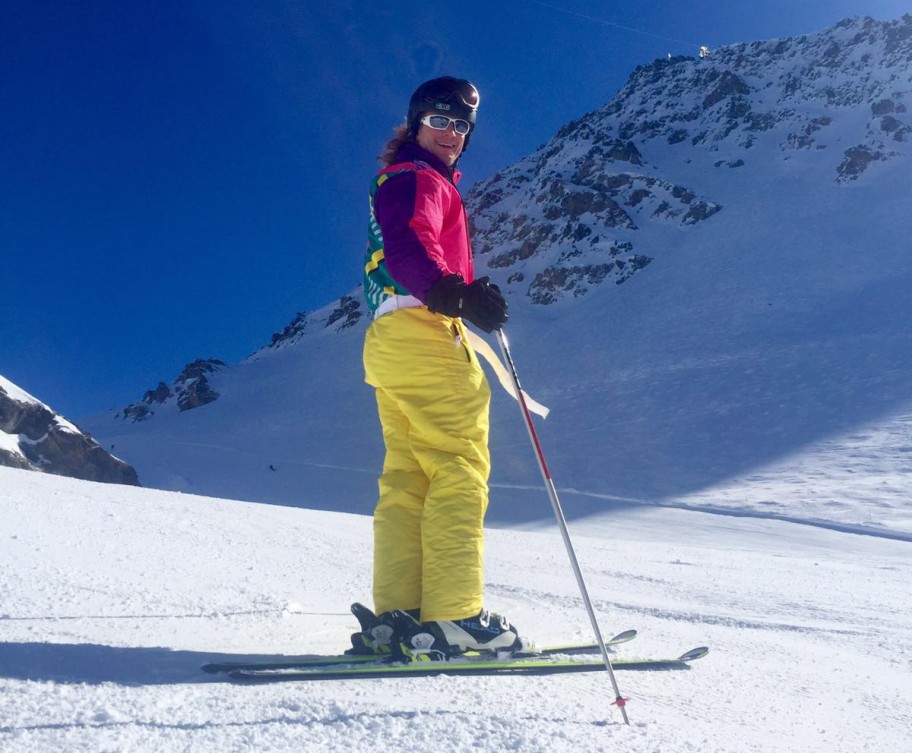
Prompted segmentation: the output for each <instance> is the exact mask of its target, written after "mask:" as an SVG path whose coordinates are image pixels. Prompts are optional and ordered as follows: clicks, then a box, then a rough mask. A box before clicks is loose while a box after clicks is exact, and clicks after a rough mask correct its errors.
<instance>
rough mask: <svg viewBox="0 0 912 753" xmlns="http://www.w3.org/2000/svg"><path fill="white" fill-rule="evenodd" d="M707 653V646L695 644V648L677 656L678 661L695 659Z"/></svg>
mask: <svg viewBox="0 0 912 753" xmlns="http://www.w3.org/2000/svg"><path fill="white" fill-rule="evenodd" d="M708 653H709V646H697V647H696V648H692V649H690V651H686V652H685V653H683V654H681V655H680V656H679V657H678V659H677V660H678V661H694V660H695V659H702V658H703V657H704V656H706V654H708Z"/></svg>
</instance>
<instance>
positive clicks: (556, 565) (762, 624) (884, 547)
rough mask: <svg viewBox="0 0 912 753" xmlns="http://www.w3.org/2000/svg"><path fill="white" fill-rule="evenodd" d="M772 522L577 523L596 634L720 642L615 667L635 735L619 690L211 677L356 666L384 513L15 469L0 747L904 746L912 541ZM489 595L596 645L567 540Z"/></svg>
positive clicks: (539, 682) (852, 751)
mask: <svg viewBox="0 0 912 753" xmlns="http://www.w3.org/2000/svg"><path fill="white" fill-rule="evenodd" d="M832 465H833V466H834V467H835V465H836V464H835V463H833V464H832ZM825 468H826V466H824V467H823V469H824V470H825ZM821 472H822V471H821ZM764 485H765V492H766V494H767V495H768V496H769V497H770V498H771V499H775V498H776V497H777V493H778V492H779V491H781V492H782V494H783V495H787V494H788V492H789V485H790V479H789V477H788V476H787V475H783V476H778V477H777V476H775V475H774V474H772V473H770V474H768V475H767V476H766V477H765V480H764ZM749 486H750V484H749V483H746V485H745V487H744V488H745V489H747V488H749ZM736 493H737V485H736V484H735V482H734V481H732V482H731V483H730V485H729V487H728V488H727V489H726V495H734V494H736ZM704 501H705V502H711V501H712V500H704ZM538 503H540V502H539V501H538V500H535V501H531V500H530V504H538ZM544 504H547V502H546V501H545V502H544ZM757 513H758V515H757V516H752V515H751V514H750V510H749V509H747V508H744V507H742V509H741V510H740V513H739V515H738V516H732V515H730V514H725V512H724V511H717V512H712V513H711V512H703V511H696V510H686V509H672V508H668V507H647V506H637V507H625V508H623V509H622V510H615V511H613V512H608V513H603V514H601V515H599V516H596V517H591V518H587V519H584V520H581V521H575V522H572V523H571V533H572V535H573V538H574V542H575V545H576V549H577V553H578V555H579V559H580V563H581V566H582V568H583V571H584V574H585V576H586V579H587V584H588V586H589V590H590V593H591V595H592V598H593V600H594V604H595V608H596V611H597V613H598V616H599V620H600V624H601V626H602V629H603V631H604V632H613V631H616V630H621V629H626V628H631V627H632V628H636V629H637V630H638V631H639V636H638V637H637V639H636V640H635V641H633V642H632V643H630V644H627V645H624V646H622V647H619V649H618V651H619V653H620V654H622V655H624V656H667V655H677V654H678V653H680V652H682V651H684V650H686V649H689V648H692V647H694V646H697V645H701V644H706V645H709V646H711V649H712V650H711V653H710V654H709V655H708V656H707V657H705V658H704V659H701V660H700V661H698V662H696V663H694V665H693V667H692V668H691V669H690V670H686V671H671V672H618V673H617V676H618V681H619V683H620V686H621V690H622V692H623V693H624V694H625V695H627V696H629V697H630V702H629V705H628V712H629V716H630V720H631V726H629V727H627V726H625V725H624V724H623V722H622V720H621V719H620V717H619V714H618V712H617V711H616V709H614V708H613V707H612V706H611V705H610V702H611V700H613V694H612V690H611V687H610V684H609V682H608V679H607V676H606V675H605V674H604V673H587V674H584V675H566V676H560V677H541V678H531V677H525V678H523V677H517V678H509V677H490V678H484V677H478V678H454V677H436V678H434V677H422V678H416V679H405V680H402V679H399V680H365V681H344V682H341V681H340V682H337V681H333V682H327V683H312V684H311V683H308V684H286V685H272V686H259V687H246V686H237V685H232V684H229V683H227V682H224V681H220V680H218V679H213V678H212V677H210V676H208V675H206V674H204V673H202V672H201V671H200V670H199V666H200V665H201V664H203V663H204V662H207V661H212V660H216V659H222V658H228V657H232V658H239V659H244V658H251V659H253V658H261V657H272V656H275V655H286V654H294V655H306V654H319V653H334V652H338V651H340V650H341V649H343V648H345V646H346V644H347V640H348V633H349V632H351V631H352V630H353V629H354V628H355V623H354V620H353V618H352V617H351V616H350V614H349V613H348V607H349V603H350V602H351V601H353V600H362V601H367V602H368V603H369V598H370V560H371V522H370V518H369V517H366V516H360V515H352V514H345V513H339V512H326V511H314V510H306V509H295V508H289V507H279V506H272V505H263V504H256V503H250V502H238V501H228V500H220V499H214V498H205V497H197V496H192V495H186V494H180V493H175V492H164V491H156V490H148V489H138V488H133V487H124V486H114V485H101V484H94V483H89V482H82V481H76V480H72V479H65V478H61V477H55V476H48V475H45V474H39V473H30V472H26V471H19V470H13V469H9V468H0V698H2V699H3V700H2V703H0V750H3V751H4V753H23V752H25V751H29V752H30V753H31V752H33V751H42V752H43V751H67V752H68V753H76V752H77V751H97V752H101V751H156V753H172V752H173V753H176V752H177V751H191V750H192V751H194V752H195V753H201V752H202V751H219V753H225V752H226V751H248V750H249V751H258V752H260V751H284V750H289V751H290V750H294V751H309V752H318V751H355V750H369V751H402V750H435V751H465V750H472V751H477V752H478V753H485V752H487V751H492V752H493V751H503V750H522V751H568V752H569V751H572V752H573V753H579V752H580V751H604V750H623V751H632V752H633V753H639V752H642V753H647V752H648V753H655V752H656V751H661V752H662V753H684V752H687V753H689V752H691V751H700V753H711V752H712V751H731V752H735V751H737V752H738V753H747V752H749V751H763V752H764V753H769V752H770V751H796V752H797V751H802V752H808V751H821V752H824V751H825V752H826V753H858V752H859V751H875V752H876V753H899V752H900V751H908V750H912V671H910V670H912V666H910V663H912V599H910V598H909V596H910V589H909V571H910V565H912V543H910V542H909V541H907V540H902V537H900V538H899V539H896V538H884V537H880V536H877V535H871V534H870V533H868V534H858V533H853V532H850V531H840V530H831V529H827V528H822V527H820V526H817V525H807V524H805V523H804V522H803V521H802V520H801V519H800V518H795V519H794V520H791V521H784V520H775V519H768V518H764V517H762V516H763V513H764V510H762V509H759V510H757ZM897 513H902V511H897ZM900 517H902V516H901V514H900ZM881 520H882V522H883V524H884V527H885V532H887V533H889V532H890V530H891V528H890V521H891V518H890V514H889V511H881ZM486 581H487V592H486V599H487V604H488V606H489V607H490V608H492V609H495V610H499V611H502V612H504V613H505V614H507V615H508V616H509V617H510V618H511V619H512V620H513V621H514V622H515V624H517V625H518V626H519V628H520V629H521V630H522V632H524V633H526V634H529V635H531V636H532V637H534V638H535V639H536V640H537V641H538V642H540V643H543V644H544V643H549V642H556V641H573V640H588V639H590V635H591V631H590V628H589V624H588V620H587V617H586V614H585V610H584V608H583V606H582V603H581V600H580V597H579V593H578V590H577V586H576V582H575V580H574V578H573V575H572V572H571V570H570V567H569V564H568V560H567V556H566V553H565V550H564V548H563V544H562V541H561V538H560V536H559V534H558V533H557V531H556V529H555V528H554V526H538V527H535V528H531V527H528V528H524V529H519V528H514V529H492V530H489V531H488V538H487V573H486Z"/></svg>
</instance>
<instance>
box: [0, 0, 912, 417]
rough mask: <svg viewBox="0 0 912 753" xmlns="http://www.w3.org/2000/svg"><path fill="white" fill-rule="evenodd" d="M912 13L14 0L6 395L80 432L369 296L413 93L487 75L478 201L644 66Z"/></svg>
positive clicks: (779, 4) (1, 38) (748, 7)
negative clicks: (313, 313)
mask: <svg viewBox="0 0 912 753" xmlns="http://www.w3.org/2000/svg"><path fill="white" fill-rule="evenodd" d="M910 10H912V6H910V3H908V2H898V1H896V0H892V1H890V2H886V1H879V0H867V1H866V2H859V1H850V0H828V1H826V2H823V1H820V2H816V1H815V2H801V3H795V2H794V1H793V0H792V1H786V0H756V1H755V2H731V1H728V2H723V1H721V0H720V1H718V2H713V1H710V0H706V1H704V2H690V3H682V2H665V1H664V0H651V1H647V0H644V1H643V2H626V3H623V4H619V3H610V2H596V1H595V0H572V2H571V1H568V2H561V1H560V0H541V1H539V0H525V1H524V2H520V1H518V0H501V1H498V2H491V1H490V0H464V1H463V2H458V3H453V2H447V3H444V2H436V0H434V1H428V2H422V3H414V4H412V3H396V4H392V3H382V2H367V1H365V0H352V1H351V2H332V3H329V2H325V1H322V0H321V1H320V2H316V1H313V2H311V1H305V0H299V1H298V2H292V1H291V0H261V1H260V2H256V3H253V2H231V1H230V0H228V1H225V2H214V1H212V0H120V1H116V0H110V1H109V2H96V1H95V0H72V1H71V2H60V1H56V0H46V1H43V2H35V1H34V0H3V1H2V4H0V374H3V375H5V376H6V377H7V378H9V379H11V380H12V381H13V382H15V383H17V384H18V385H19V386H21V387H22V388H23V389H25V390H27V391H29V392H31V393H32V394H34V395H35V396H37V397H39V398H40V399H42V400H44V401H45V402H47V403H49V404H50V405H52V406H53V407H54V408H56V409H57V410H59V411H61V412H63V413H64V414H66V415H67V416H68V417H71V418H76V419H78V418H79V417H81V416H85V415H87V414H90V413H94V412H98V411H101V410H105V409H107V408H110V407H120V406H122V405H124V404H126V403H127V402H131V401H133V400H135V399H138V398H139V397H140V396H141V395H142V393H143V392H144V391H145V390H147V389H150V388H152V387H154V386H155V384H157V382H158V381H159V380H163V381H170V380H171V379H173V378H174V377H175V376H176V375H177V374H178V373H179V371H180V370H181V368H182V367H183V365H184V364H185V363H187V362H188V361H191V360H193V359H195V358H201V357H203V358H204V357H215V358H221V359H222V360H225V361H227V362H229V363H233V362H237V361H239V360H241V359H243V358H244V357H245V356H247V355H249V354H250V353H252V352H253V351H254V350H256V349H258V348H259V347H261V346H263V345H265V344H266V343H267V342H268V341H269V338H270V336H271V334H272V333H273V332H276V331H278V330H281V329H282V328H283V327H284V326H285V325H286V324H287V323H288V322H289V321H290V320H291V319H292V317H293V316H294V315H295V313H296V312H298V311H305V310H313V309H317V308H320V307H322V306H323V305H325V304H327V303H329V302H330V301H332V300H333V299H335V298H338V297H339V296H340V295H342V294H344V293H346V292H348V291H350V290H351V289H352V288H353V287H354V286H355V285H356V284H357V283H358V282H359V280H360V260H361V254H362V250H363V246H364V242H365V227H366V215H365V211H366V203H367V198H366V196H367V186H368V183H369V181H370V178H371V177H372V175H373V172H374V170H375V169H376V165H377V163H376V160H375V157H376V154H377V153H378V152H379V150H380V148H381V146H382V144H383V143H384V141H385V140H386V138H387V137H388V134H389V133H390V130H391V128H392V127H393V126H394V125H395V124H396V123H397V122H399V121H400V120H401V119H402V117H403V115H404V111H405V107H406V104H407V101H408V97H409V95H410V94H411V92H412V90H413V89H414V88H415V87H416V86H417V85H418V84H419V83H421V82H422V81H423V80H425V79H427V78H431V77H434V76H436V75H442V74H453V75H457V76H462V77H466V78H470V79H472V80H473V81H474V82H475V83H476V84H477V85H478V87H479V89H480V91H481V95H482V104H481V110H480V113H479V121H478V129H477V131H476V133H475V134H474V136H473V139H472V144H471V149H470V150H469V152H468V154H467V155H466V157H465V159H464V160H463V161H462V163H461V167H462V168H463V170H464V172H465V178H464V180H465V183H464V184H463V185H464V187H465V188H468V187H469V186H471V184H472V183H473V182H476V181H478V180H482V179H484V178H487V177H489V176H491V175H493V174H494V173H495V172H496V171H497V170H499V169H501V168H503V167H505V166H507V165H509V164H511V163H512V162H514V161H516V160H517V159H519V158H520V157H522V156H524V155H526V154H528V153H529V152H531V151H533V150H534V149H535V148H536V147H537V146H539V145H540V144H542V143H544V142H545V141H547V140H548V139H549V138H550V137H551V135H553V133H554V132H555V131H556V130H557V129H558V128H559V127H560V126H562V125H563V124H565V123H566V122H568V121H569V120H572V119H574V118H576V117H579V116H580V115H582V114H583V113H585V112H588V111H590V110H592V109H595V108H597V107H599V106H601V105H603V104H605V103H606V102H607V101H609V100H610V99H611V97H612V96H613V94H614V93H615V92H616V91H617V89H618V88H619V87H620V86H621V85H623V83H624V81H625V80H626V78H627V76H628V74H629V73H630V71H631V70H632V69H633V68H634V67H635V66H636V65H638V64H641V63H648V62H650V61H651V60H653V59H654V58H656V57H662V56H665V55H666V54H668V53H672V54H696V53H697V50H698V47H699V45H701V44H705V45H708V46H709V47H717V46H720V45H723V44H730V43H736V42H743V41H753V40H756V39H769V38H775V37H784V36H793V35H797V34H803V33H812V32H816V31H820V30H821V29H824V28H826V27H828V26H830V25H832V24H833V23H835V22H836V21H838V20H840V19H841V18H845V17H847V16H857V15H870V16H873V17H874V18H878V19H891V18H897V17H899V16H900V15H902V13H904V12H909V11H910Z"/></svg>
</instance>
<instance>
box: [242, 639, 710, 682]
mask: <svg viewBox="0 0 912 753" xmlns="http://www.w3.org/2000/svg"><path fill="white" fill-rule="evenodd" d="M707 653H709V648H707V647H706V646H699V647H698V648H694V649H691V650H690V651H687V652H686V653H684V654H681V655H680V656H678V657H676V658H673V659H613V660H612V661H611V666H612V668H613V669H625V670H672V669H688V668H689V666H690V662H692V661H696V660H697V659H700V658H701V657H703V656H706V654H707ZM600 671H601V672H604V671H606V667H605V664H604V662H602V661H592V660H586V661H575V660H567V659H554V658H550V657H548V656H541V655H539V656H537V657H528V658H514V659H507V660H500V659H481V660H479V659H478V658H477V657H465V656H461V657H458V658H455V659H451V660H449V661H432V662H414V663H411V664H378V663H374V664H368V665H361V666H358V665H357V664H355V665H352V664H349V665H348V666H321V667H320V666H310V667H295V668H284V669H271V670H262V669H249V668H247V669H234V670H231V671H229V672H228V676H229V677H230V678H231V679H232V680H234V681H235V682H242V683H263V684H265V683H277V682H303V681H310V682H313V681H320V680H366V679H383V678H387V679H392V678H405V677H435V676H438V675H448V676H461V675H487V676H491V675H554V674H566V673H570V672H600Z"/></svg>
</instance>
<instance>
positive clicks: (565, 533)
mask: <svg viewBox="0 0 912 753" xmlns="http://www.w3.org/2000/svg"><path fill="white" fill-rule="evenodd" d="M497 342H498V343H499V344H500V350H501V352H502V353H503V357H504V361H505V362H506V364H507V369H508V370H509V372H510V379H511V380H512V381H513V387H514V388H515V389H516V396H517V400H518V402H519V407H520V409H521V410H522V414H523V420H524V421H525V424H526V430H527V431H528V432H529V439H530V440H532V448H533V449H534V450H535V456H536V458H537V459H538V467H539V470H541V474H542V478H543V479H544V482H545V489H546V490H547V492H548V497H549V498H550V499H551V507H552V508H553V509H554V517H555V518H556V519H557V527H558V528H560V532H561V537H562V538H563V540H564V547H566V549H567V555H568V556H569V557H570V564H571V566H572V567H573V574H574V575H575V576H576V583H577V585H578V586H579V590H580V594H581V595H582V597H583V603H584V604H585V605H586V611H587V612H588V613H589V621H590V622H591V623H592V630H593V632H594V633H595V640H596V643H598V647H599V651H601V653H602V660H603V661H604V662H605V669H607V670H608V676H609V677H610V678H611V685H612V687H613V688H614V704H613V705H616V706H617V707H618V708H619V709H620V710H621V716H623V717H624V724H628V725H629V724H630V720H629V719H628V718H627V709H626V708H624V707H625V705H626V703H627V699H626V698H624V697H623V696H622V695H621V691H620V688H618V684H617V678H616V677H615V676H614V669H613V668H612V666H611V658H610V657H609V656H608V647H607V646H606V645H605V639H604V638H602V631H601V630H600V629H599V625H598V619H597V618H596V616H595V610H594V609H593V608H592V600H591V599H590V598H589V591H588V590H587V589H586V582H585V580H583V572H582V570H580V566H579V561H578V560H577V559H576V552H575V551H574V549H573V542H572V541H571V540H570V531H569V530H568V529H567V520H566V518H565V517H564V510H563V508H562V507H561V503H560V499H559V498H558V496H557V489H556V488H555V487H554V481H553V480H552V479H551V472H550V471H549V470H548V464H547V462H545V454H544V452H543V451H542V447H541V442H539V440H538V433H537V432H536V431H535V424H533V423H532V414H531V413H530V412H529V408H528V406H527V405H526V399H525V396H524V394H523V391H522V387H521V386H520V384H519V376H517V374H516V365H515V364H514V363H513V357H512V356H511V355H510V347H509V345H508V344H507V336H506V334H505V333H504V331H503V329H499V330H497Z"/></svg>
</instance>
